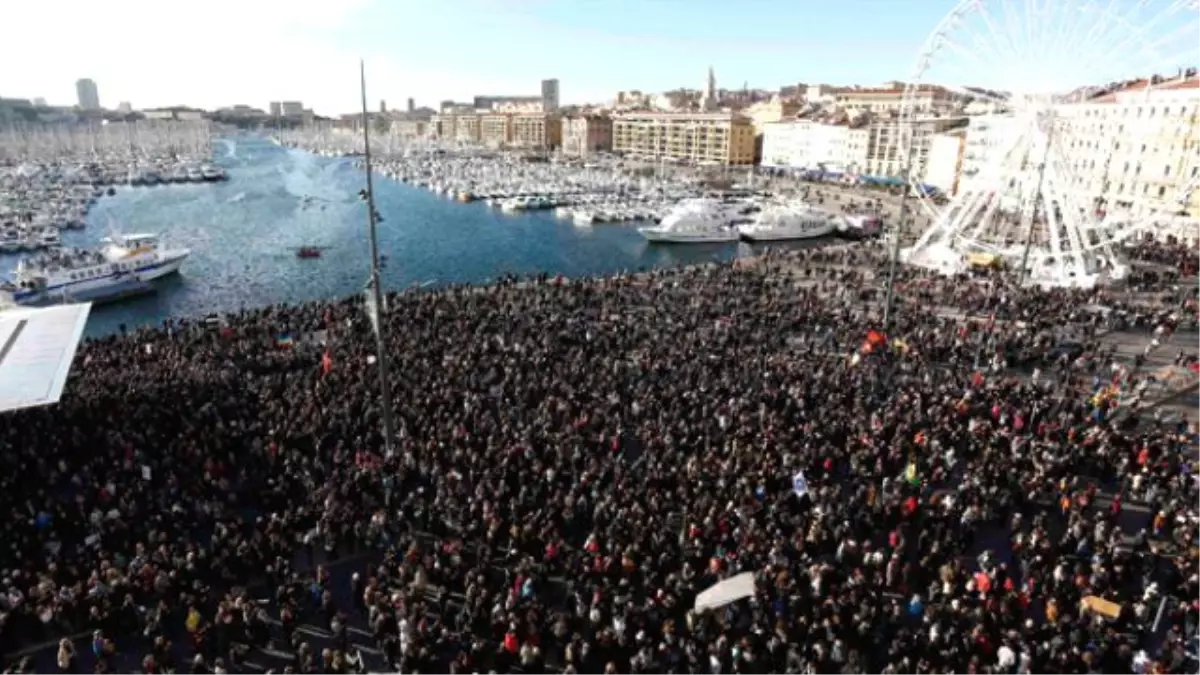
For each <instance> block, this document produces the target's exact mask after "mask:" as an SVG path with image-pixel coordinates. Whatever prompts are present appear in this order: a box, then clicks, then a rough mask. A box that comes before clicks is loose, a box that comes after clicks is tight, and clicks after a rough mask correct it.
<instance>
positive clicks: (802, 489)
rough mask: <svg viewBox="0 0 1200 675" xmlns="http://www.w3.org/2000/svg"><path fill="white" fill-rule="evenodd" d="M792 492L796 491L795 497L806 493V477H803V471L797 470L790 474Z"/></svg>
mask: <svg viewBox="0 0 1200 675" xmlns="http://www.w3.org/2000/svg"><path fill="white" fill-rule="evenodd" d="M792 492H794V493H796V496H797V497H803V496H804V495H806V494H808V479H807V478H805V477H804V472H803V471H798V472H796V475H795V476H792Z"/></svg>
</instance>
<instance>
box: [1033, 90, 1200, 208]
mask: <svg viewBox="0 0 1200 675" xmlns="http://www.w3.org/2000/svg"><path fill="white" fill-rule="evenodd" d="M1070 108H1071V110H1070V115H1071V117H1070V119H1069V120H1067V121H1065V123H1064V124H1062V125H1059V126H1061V127H1062V131H1063V133H1062V134H1061V136H1060V137H1056V138H1055V139H1053V140H1052V141H1051V148H1052V152H1054V153H1056V154H1057V153H1059V152H1061V153H1063V154H1065V155H1067V156H1068V157H1069V160H1068V161H1067V162H1065V163H1066V164H1067V168H1068V169H1069V172H1070V173H1071V174H1072V182H1073V184H1074V185H1076V186H1077V187H1078V188H1079V189H1081V190H1085V191H1087V192H1088V193H1089V194H1094V195H1096V196H1097V197H1098V198H1099V199H1100V200H1102V201H1103V202H1104V203H1106V204H1107V205H1109V206H1110V207H1112V206H1116V207H1119V208H1124V209H1131V210H1132V211H1133V212H1134V213H1144V212H1175V211H1180V210H1183V211H1188V210H1189V207H1190V205H1189V204H1188V203H1187V202H1188V200H1189V199H1190V198H1191V197H1192V196H1194V194H1193V195H1189V194H1188V191H1189V189H1190V188H1194V186H1195V185H1196V183H1197V180H1198V178H1200V165H1198V162H1197V158H1198V156H1200V155H1198V150H1200V133H1198V132H1200V128H1198V125H1197V120H1198V116H1200V80H1197V79H1196V77H1195V76H1191V77H1180V78H1176V79H1174V80H1170V81H1166V82H1161V83H1151V82H1147V81H1139V82H1136V83H1133V84H1131V85H1129V86H1126V87H1125V88H1123V89H1121V90H1118V91H1115V92H1111V93H1109V94H1106V95H1104V96H1101V97H1099V98H1095V99H1091V100H1089V101H1087V102H1085V103H1082V104H1079V105H1078V106H1070ZM1057 130H1058V127H1056V131H1057ZM1192 204H1194V201H1193V202H1192ZM1192 215H1196V214H1192Z"/></svg>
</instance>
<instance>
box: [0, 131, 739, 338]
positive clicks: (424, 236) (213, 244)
mask: <svg viewBox="0 0 1200 675" xmlns="http://www.w3.org/2000/svg"><path fill="white" fill-rule="evenodd" d="M215 160H216V163H218V164H220V165H221V166H224V167H225V168H226V170H227V171H228V174H229V180H228V181H226V182H224V183H218V184H199V185H169V186H158V187H152V188H146V187H141V188H121V189H119V190H118V191H117V194H115V195H114V196H111V197H105V198H103V199H101V200H100V202H99V203H98V204H97V205H96V207H95V208H94V209H93V210H92V212H91V213H90V214H89V216H88V221H87V224H88V226H87V228H86V229H84V230H80V231H67V232H64V233H63V243H64V244H65V245H67V246H94V245H97V244H98V243H99V240H100V239H101V238H103V237H104V236H106V235H107V234H108V232H109V231H110V230H111V229H112V228H114V227H115V228H116V229H118V230H119V231H121V232H124V233H133V232H151V233H159V234H162V235H163V236H164V237H165V239H166V241H167V243H168V244H169V245H171V246H184V247H187V248H189V249H191V252H192V254H191V257H190V258H189V259H188V260H187V262H185V263H184V266H183V270H182V272H181V274H180V275H179V276H178V277H177V278H172V279H169V280H166V281H164V282H161V283H160V285H159V291H158V292H157V293H155V294H153V295H148V296H143V297H140V298H137V299H133V300H129V301H125V302H122V303H119V304H115V305H108V306H101V307H96V308H94V309H93V311H92V314H91V319H90V320H89V322H88V328H87V334H89V335H102V334H107V333H111V332H114V331H116V330H118V329H119V327H120V326H121V325H122V324H124V325H126V326H128V327H130V328H132V327H134V326H138V325H145V324H153V323H158V322H161V321H162V320H163V319H165V318H167V317H171V316H203V315H205V314H209V313H213V312H224V311H232V310H237V309H240V308H243V307H254V306H260V305H265V304H271V303H278V302H302V301H307V300H316V299H327V298H333V297H337V296H344V295H348V294H351V293H355V292H358V291H360V290H362V289H363V286H364V284H365V283H366V280H367V275H368V271H369V256H368V251H369V245H370V244H369V236H368V233H367V226H366V204H365V203H364V202H363V201H362V200H361V199H359V197H358V192H359V190H361V189H362V188H363V187H364V176H363V173H362V171H361V170H359V169H355V168H354V166H353V165H352V163H351V161H350V160H346V159H334V158H324V157H317V156H315V155H311V154H309V153H307V152H303V151H300V150H289V149H285V148H280V147H278V146H275V145H273V144H271V143H269V142H267V141H264V140H261V139H248V138H238V139H225V140H223V141H222V142H221V143H218V144H216V157H215ZM306 197H310V198H311V199H309V200H308V201H309V202H310V205H309V206H307V207H305V206H304V202H305V198H306ZM375 197H376V206H377V208H378V210H379V212H380V214H381V215H382V216H383V222H382V224H381V225H380V228H379V239H380V250H381V251H382V252H383V253H384V254H385V255H386V256H387V257H388V261H387V263H386V265H385V267H384V271H383V276H384V283H385V286H386V288H388V289H401V288H405V287H410V286H413V285H418V286H425V287H431V286H436V285H442V284H446V283H460V282H472V283H481V282H487V281H489V280H492V279H495V278H497V277H499V276H501V275H503V274H505V273H508V272H513V273H532V272H549V273H551V274H563V275H566V276H587V275H599V274H610V273H616V272H619V271H622V270H636V269H639V268H649V267H658V266H669V265H678V264H687V263H694V262H701V261H705V260H712V259H714V258H715V259H729V258H732V257H735V256H743V255H748V254H750V253H752V249H751V247H749V246H748V245H745V244H724V245H712V246H709V245H700V246H691V245H689V246H661V245H648V244H647V243H646V242H645V241H644V240H643V239H642V237H641V236H640V235H639V234H638V233H637V230H636V228H635V227H634V226H633V225H597V226H593V227H590V228H580V227H576V226H574V225H572V224H571V222H570V221H564V220H559V219H556V218H555V217H554V216H553V214H552V213H546V212H542V213H530V214H519V215H512V214H503V213H500V211H499V210H498V209H491V208H489V207H487V206H486V205H484V204H461V203H458V202H454V201H451V200H449V199H447V198H445V197H441V196H437V195H434V194H432V193H430V192H427V191H425V190H422V189H419V188H415V187H411V186H408V185H405V184H403V183H398V182H395V181H392V180H389V179H387V178H384V177H382V176H379V177H377V179H376V181H375ZM302 245H310V246H325V247H328V249H327V250H325V251H324V252H323V255H322V257H321V258H319V259H307V260H306V259H300V258H297V257H295V252H294V251H293V250H292V249H293V248H294V247H296V246H302ZM15 264H16V256H5V255H0V271H3V272H7V271H8V270H11V269H12V267H13V266H15Z"/></svg>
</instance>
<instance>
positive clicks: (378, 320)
mask: <svg viewBox="0 0 1200 675" xmlns="http://www.w3.org/2000/svg"><path fill="white" fill-rule="evenodd" d="M358 70H359V79H360V82H361V85H362V121H363V124H362V128H363V165H364V168H365V169H366V172H367V190H366V194H365V197H366V200H367V228H368V230H369V231H370V233H371V281H370V287H371V288H370V293H371V296H370V298H371V301H372V303H373V305H374V307H371V308H369V309H370V311H371V312H372V316H371V323H372V328H373V329H374V331H375V364H376V365H377V366H378V370H379V396H380V404H381V405H382V407H383V412H382V414H383V449H384V453H385V454H386V455H387V456H388V457H391V456H392V454H393V453H392V442H393V440H394V439H395V427H394V426H393V424H392V384H391V379H390V378H389V376H388V372H389V370H388V353H387V340H386V339H384V329H385V326H386V321H384V317H382V316H380V314H382V313H385V309H386V308H385V307H384V305H383V288H382V286H383V285H382V283H380V278H379V277H380V275H379V227H378V225H379V213H378V212H377V211H376V210H375V190H374V184H373V181H372V177H371V131H370V127H371V124H370V119H369V116H368V114H367V70H366V66H365V65H364V64H363V62H362V61H361V60H360V61H359V62H358Z"/></svg>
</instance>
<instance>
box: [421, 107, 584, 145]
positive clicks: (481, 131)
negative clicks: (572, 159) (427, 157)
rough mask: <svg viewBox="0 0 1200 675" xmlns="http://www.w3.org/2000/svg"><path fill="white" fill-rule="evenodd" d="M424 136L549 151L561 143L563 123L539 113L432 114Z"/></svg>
mask: <svg viewBox="0 0 1200 675" xmlns="http://www.w3.org/2000/svg"><path fill="white" fill-rule="evenodd" d="M426 133H427V134H428V135H430V136H434V137H436V138H443V139H447V140H459V141H465V142H474V143H485V144H487V145H491V146H493V147H500V146H519V147H523V148H536V149H543V150H549V149H553V148H557V147H559V146H560V145H561V143H562V123H561V120H560V119H559V118H558V116H556V115H551V114H548V113H542V112H512V111H494V110H480V111H475V112H451V113H442V114H439V115H434V116H433V117H432V118H431V119H430V120H429V123H428V126H427V127H426Z"/></svg>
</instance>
